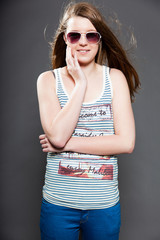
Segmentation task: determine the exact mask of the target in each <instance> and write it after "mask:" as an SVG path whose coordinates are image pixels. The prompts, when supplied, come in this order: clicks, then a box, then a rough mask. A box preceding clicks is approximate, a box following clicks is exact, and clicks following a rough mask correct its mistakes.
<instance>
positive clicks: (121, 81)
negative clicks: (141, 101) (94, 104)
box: [110, 68, 129, 93]
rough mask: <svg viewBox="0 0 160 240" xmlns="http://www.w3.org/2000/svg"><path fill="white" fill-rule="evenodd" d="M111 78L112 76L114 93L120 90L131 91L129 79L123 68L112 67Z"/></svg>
mask: <svg viewBox="0 0 160 240" xmlns="http://www.w3.org/2000/svg"><path fill="white" fill-rule="evenodd" d="M110 78H111V82H112V87H113V91H114V93H116V92H117V91H118V92H120V91H123V92H126V93H128V92H129V87H128V83H127V79H126V77H125V75H124V73H123V72H122V71H121V70H119V69H116V68H111V70H110Z"/></svg>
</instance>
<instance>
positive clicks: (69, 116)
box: [37, 48, 86, 148]
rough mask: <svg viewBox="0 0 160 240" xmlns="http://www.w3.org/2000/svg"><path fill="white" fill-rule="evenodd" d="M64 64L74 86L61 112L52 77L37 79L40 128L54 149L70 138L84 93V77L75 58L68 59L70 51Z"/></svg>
mask: <svg viewBox="0 0 160 240" xmlns="http://www.w3.org/2000/svg"><path fill="white" fill-rule="evenodd" d="M66 62H67V66H68V71H69V74H70V75H71V76H72V78H73V79H74V81H75V87H74V90H73V92H72V94H71V97H70V99H69V101H68V102H67V103H66V105H65V106H64V107H63V108H62V109H61V107H60V104H59V101H58V98H57V96H56V89H55V79H54V77H53V74H52V73H51V72H45V73H42V74H41V75H40V76H39V78H38V80H37V92H38V100H39V109H40V118H41V123H42V127H43V130H44V132H45V134H46V136H47V138H48V139H49V141H50V142H51V143H52V144H53V145H54V146H55V147H57V148H63V147H64V146H65V144H66V142H67V141H68V140H69V138H70V137H71V135H72V133H73V131H74V129H75V127H76V124H77V121H78V117H79V113H80V110H81V105H82V103H83V99H84V95H85V91H86V78H85V75H84V74H83V72H82V70H81V68H80V66H79V64H78V61H77V58H76V55H74V57H72V55H71V50H70V49H68V48H67V58H66Z"/></svg>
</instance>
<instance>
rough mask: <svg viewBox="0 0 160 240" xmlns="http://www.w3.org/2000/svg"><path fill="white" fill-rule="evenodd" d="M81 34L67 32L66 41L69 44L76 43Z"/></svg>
mask: <svg viewBox="0 0 160 240" xmlns="http://www.w3.org/2000/svg"><path fill="white" fill-rule="evenodd" d="M80 37H81V34H80V33H78V32H69V33H68V34H67V39H68V41H69V42H70V43H76V42H78V41H79V39H80Z"/></svg>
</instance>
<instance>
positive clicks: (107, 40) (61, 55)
mask: <svg viewBox="0 0 160 240" xmlns="http://www.w3.org/2000/svg"><path fill="white" fill-rule="evenodd" d="M74 16H80V17H85V18H87V19H89V20H90V22H91V23H92V24H93V25H94V27H95V28H96V30H97V31H98V32H99V33H100V34H101V36H102V40H101V43H100V47H99V51H98V53H97V55H96V58H95V62H96V63H98V64H100V65H102V64H105V63H106V61H108V66H109V67H110V68H117V69H119V70H121V71H122V72H123V73H124V75H125V77H126V79H127V82H128V86H129V89H130V95H131V100H132V101H133V99H134V93H135V92H137V89H138V88H140V81H139V77H138V74H137V72H136V70H135V69H134V67H133V66H132V64H131V63H130V61H129V59H128V57H127V55H126V52H125V50H124V49H123V47H122V46H121V44H120V42H119V41H118V39H117V38H116V36H115V35H114V34H113V32H112V31H111V29H110V28H109V27H108V26H107V24H106V21H105V19H104V17H103V16H102V15H101V13H100V12H99V10H98V9H97V8H96V7H95V6H93V5H92V4H90V3H87V2H79V3H73V2H71V3H69V4H68V6H67V7H66V8H65V11H64V14H63V17H62V19H61V20H60V24H59V27H58V29H57V31H56V34H55V36H54V40H53V42H51V61H52V67H53V69H54V68H58V67H64V66H65V65H66V62H65V56H66V44H65V42H64V39H63V34H64V32H65V31H66V29H67V23H68V20H69V19H70V18H71V17H74Z"/></svg>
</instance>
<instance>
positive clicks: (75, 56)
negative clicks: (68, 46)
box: [74, 51, 79, 67]
mask: <svg viewBox="0 0 160 240" xmlns="http://www.w3.org/2000/svg"><path fill="white" fill-rule="evenodd" d="M74 60H75V61H74V62H75V66H76V67H79V62H78V58H77V53H76V51H75V52H74Z"/></svg>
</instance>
